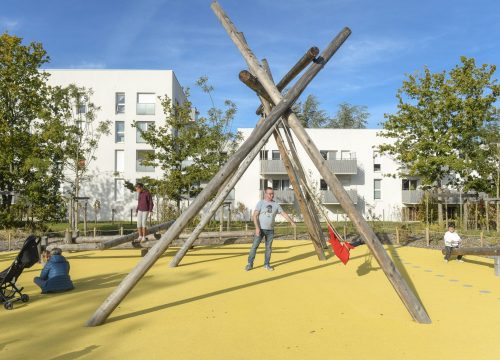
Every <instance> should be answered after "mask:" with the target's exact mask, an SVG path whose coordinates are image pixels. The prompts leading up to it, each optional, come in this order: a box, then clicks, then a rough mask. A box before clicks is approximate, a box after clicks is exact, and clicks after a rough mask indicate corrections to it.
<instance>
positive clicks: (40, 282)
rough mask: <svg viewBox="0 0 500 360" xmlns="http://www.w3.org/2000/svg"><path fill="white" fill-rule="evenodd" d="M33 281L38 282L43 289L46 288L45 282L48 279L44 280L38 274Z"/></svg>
mask: <svg viewBox="0 0 500 360" xmlns="http://www.w3.org/2000/svg"><path fill="white" fill-rule="evenodd" d="M33 282H34V283H35V284H37V285H38V286H39V287H40V289H42V290H43V289H44V288H45V284H47V280H42V279H41V278H39V277H38V276H37V277H36V278H34V279H33Z"/></svg>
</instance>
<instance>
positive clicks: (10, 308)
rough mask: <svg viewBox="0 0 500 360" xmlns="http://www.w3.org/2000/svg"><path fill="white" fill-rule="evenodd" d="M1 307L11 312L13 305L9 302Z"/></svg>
mask: <svg viewBox="0 0 500 360" xmlns="http://www.w3.org/2000/svg"><path fill="white" fill-rule="evenodd" d="M3 307H4V308H5V309H6V310H12V309H13V308H14V305H12V303H11V302H6V303H5V304H3Z"/></svg>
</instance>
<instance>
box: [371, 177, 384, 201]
mask: <svg viewBox="0 0 500 360" xmlns="http://www.w3.org/2000/svg"><path fill="white" fill-rule="evenodd" d="M381 185H382V180H381V179H375V180H373V199H374V200H380V199H382V194H381V190H380V189H381Z"/></svg>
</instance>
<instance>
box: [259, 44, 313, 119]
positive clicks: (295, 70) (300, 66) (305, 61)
mask: <svg viewBox="0 0 500 360" xmlns="http://www.w3.org/2000/svg"><path fill="white" fill-rule="evenodd" d="M318 54H319V49H318V48H317V47H312V48H310V49H309V50H307V52H306V53H305V54H304V56H302V57H301V58H300V60H299V61H298V62H297V63H296V64H295V65H294V66H293V67H292V68H291V69H290V71H289V72H287V73H286V75H285V76H283V78H282V79H281V80H280V82H279V83H278V84H277V85H276V87H277V88H278V90H279V91H281V90H283V89H284V88H285V87H286V86H287V85H288V84H290V82H291V81H292V80H293V79H294V78H295V77H296V76H297V75H298V74H300V73H301V72H302V70H304V69H305V68H306V67H307V65H309V64H310V63H311V61H313V60H314V58H315V57H316V56H318ZM271 103H272V101H271ZM255 113H256V114H257V115H260V114H262V104H261V105H259V107H258V108H257V111H255Z"/></svg>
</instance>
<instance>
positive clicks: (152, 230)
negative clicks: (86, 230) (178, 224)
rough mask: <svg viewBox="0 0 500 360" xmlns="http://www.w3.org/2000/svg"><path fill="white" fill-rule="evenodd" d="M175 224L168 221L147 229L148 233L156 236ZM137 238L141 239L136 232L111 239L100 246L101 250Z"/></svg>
mask: <svg viewBox="0 0 500 360" xmlns="http://www.w3.org/2000/svg"><path fill="white" fill-rule="evenodd" d="M173 223H174V221H173V220H171V221H168V222H166V223H163V224H158V225H154V226H151V227H149V228H148V229H147V231H148V233H150V234H154V233H156V232H158V231H160V230H167V229H168V228H170V226H171V225H172V224H173ZM137 238H139V233H138V232H137V231H135V232H133V233H131V234H128V235H123V236H119V237H117V238H114V239H111V240H108V241H104V242H102V243H101V244H100V245H99V249H101V250H105V249H110V248H112V247H115V246H117V245H120V244H123V243H126V242H130V241H133V240H135V239H137Z"/></svg>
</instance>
